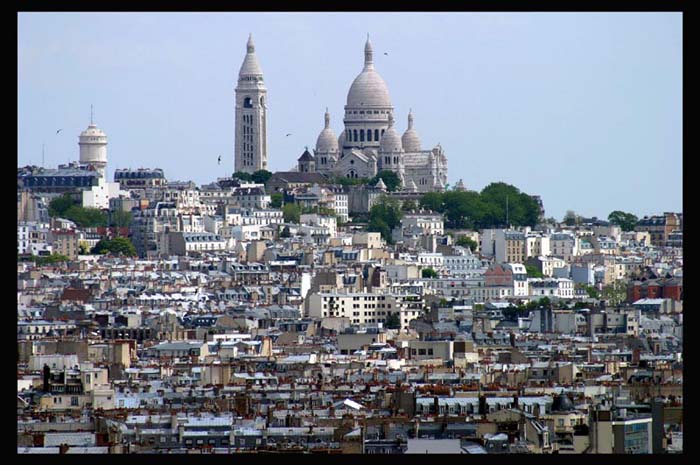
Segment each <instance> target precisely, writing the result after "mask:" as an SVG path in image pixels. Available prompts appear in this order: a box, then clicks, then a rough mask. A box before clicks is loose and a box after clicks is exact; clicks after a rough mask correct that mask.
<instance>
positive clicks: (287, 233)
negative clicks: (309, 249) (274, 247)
mask: <svg viewBox="0 0 700 465" xmlns="http://www.w3.org/2000/svg"><path fill="white" fill-rule="evenodd" d="M280 237H292V233H291V232H290V231H289V226H285V227H284V228H283V229H282V232H280Z"/></svg>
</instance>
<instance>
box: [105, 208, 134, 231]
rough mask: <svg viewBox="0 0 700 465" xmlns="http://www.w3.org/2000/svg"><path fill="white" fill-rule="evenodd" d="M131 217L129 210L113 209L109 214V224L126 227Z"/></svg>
mask: <svg viewBox="0 0 700 465" xmlns="http://www.w3.org/2000/svg"><path fill="white" fill-rule="evenodd" d="M132 219H133V216H132V215H131V212H125V211H123V210H115V211H113V212H112V213H111V214H110V218H109V225H110V226H112V227H117V228H128V227H129V225H130V224H131V220H132Z"/></svg>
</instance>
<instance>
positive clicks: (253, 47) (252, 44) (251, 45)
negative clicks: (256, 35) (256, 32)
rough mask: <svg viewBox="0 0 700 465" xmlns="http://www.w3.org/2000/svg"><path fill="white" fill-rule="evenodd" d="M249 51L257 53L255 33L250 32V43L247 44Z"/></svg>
mask: <svg viewBox="0 0 700 465" xmlns="http://www.w3.org/2000/svg"><path fill="white" fill-rule="evenodd" d="M246 49H247V50H248V53H255V44H254V43H253V33H252V32H251V33H249V34H248V44H247V45H246Z"/></svg>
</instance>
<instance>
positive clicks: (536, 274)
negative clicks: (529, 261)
mask: <svg viewBox="0 0 700 465" xmlns="http://www.w3.org/2000/svg"><path fill="white" fill-rule="evenodd" d="M525 271H527V275H528V277H530V278H542V277H544V275H543V274H542V272H541V271H540V270H539V268H537V267H536V266H535V265H525Z"/></svg>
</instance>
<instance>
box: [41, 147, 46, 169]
mask: <svg viewBox="0 0 700 465" xmlns="http://www.w3.org/2000/svg"><path fill="white" fill-rule="evenodd" d="M44 145H46V144H41V167H42V168H44Z"/></svg>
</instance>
